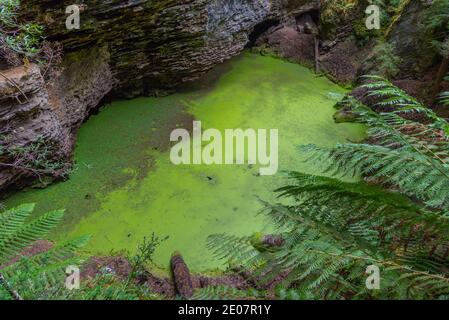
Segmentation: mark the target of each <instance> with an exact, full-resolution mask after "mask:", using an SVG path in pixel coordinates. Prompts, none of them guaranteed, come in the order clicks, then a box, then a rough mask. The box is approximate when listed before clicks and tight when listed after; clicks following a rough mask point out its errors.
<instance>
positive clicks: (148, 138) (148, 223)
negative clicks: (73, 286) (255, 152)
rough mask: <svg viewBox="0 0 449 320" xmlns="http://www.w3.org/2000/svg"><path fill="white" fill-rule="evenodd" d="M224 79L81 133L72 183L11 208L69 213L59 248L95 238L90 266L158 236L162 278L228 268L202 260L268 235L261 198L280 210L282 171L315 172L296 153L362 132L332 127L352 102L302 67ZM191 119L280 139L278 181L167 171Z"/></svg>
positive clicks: (142, 102) (259, 67) (122, 105)
mask: <svg viewBox="0 0 449 320" xmlns="http://www.w3.org/2000/svg"><path fill="white" fill-rule="evenodd" d="M227 69H228V70H227V71H226V72H225V73H224V74H223V75H222V76H221V77H219V79H218V81H217V82H216V83H214V84H210V86H209V87H208V88H202V89H201V90H199V89H198V90H187V91H186V90H184V91H185V92H181V93H178V94H174V95H171V96H168V97H163V98H139V99H134V100H130V101H117V102H114V103H112V104H111V105H109V106H107V107H106V108H104V110H102V112H101V113H100V114H99V115H96V116H93V117H91V119H89V121H87V122H86V123H85V124H84V125H83V126H82V128H81V129H80V132H79V136H78V144H77V148H76V153H75V161H76V170H75V171H74V172H73V173H72V175H71V177H70V179H69V180H68V181H65V182H61V183H57V184H54V185H52V186H50V187H48V188H46V189H32V190H28V191H24V192H21V193H18V194H16V195H14V196H13V197H11V198H10V199H9V200H8V201H7V204H8V206H12V205H16V204H18V203H24V202H36V203H37V212H38V213H42V212H45V211H48V210H52V209H59V208H66V211H67V213H66V217H65V220H64V222H63V224H62V225H61V226H60V227H59V228H58V229H57V230H56V231H55V233H54V234H53V235H52V237H53V238H54V239H56V240H60V239H66V238H67V237H70V236H76V235H81V234H91V235H92V239H91V241H90V243H89V245H88V246H87V248H86V250H88V251H89V253H92V254H96V255H106V254H109V253H110V252H111V250H114V251H119V250H123V249H125V250H129V251H131V252H133V251H134V250H135V248H136V245H137V244H138V243H139V242H140V241H141V240H142V239H143V237H144V236H148V235H151V233H152V232H155V233H156V234H157V235H159V236H166V235H168V236H169V237H170V238H169V239H168V240H167V241H165V242H164V243H163V244H162V245H161V246H160V247H159V248H158V250H157V251H156V254H155V263H156V264H157V265H158V266H160V267H162V268H165V267H166V266H168V263H169V257H170V255H171V253H172V252H173V251H175V250H177V251H180V252H181V253H182V254H183V255H184V258H185V259H186V261H187V263H188V264H189V266H190V268H191V269H192V270H193V271H204V270H210V269H214V268H221V267H223V265H224V264H223V261H219V260H217V259H215V258H214V257H213V255H212V253H211V252H210V251H209V250H208V249H207V248H206V246H205V241H206V238H207V236H208V235H209V234H213V233H229V234H236V235H248V234H251V233H253V232H256V231H262V230H266V229H265V228H266V224H265V221H264V218H263V217H262V216H261V215H257V213H258V211H259V210H260V209H261V205H260V203H259V202H258V200H257V197H260V198H262V199H265V200H274V199H273V193H272V190H273V189H274V188H276V186H279V185H280V184H281V182H282V181H283V179H284V177H283V174H282V172H281V171H282V170H286V169H295V170H300V171H304V172H314V167H312V166H310V165H306V164H304V163H302V162H301V161H300V158H301V155H299V154H298V151H297V148H296V146H297V145H299V144H304V143H314V144H318V145H326V146H333V145H335V144H336V143H338V142H344V141H346V140H347V139H351V140H357V139H360V138H362V137H363V135H364V129H363V128H362V127H361V126H359V125H355V124H339V125H337V124H334V123H333V120H332V115H333V113H334V109H333V108H332V106H333V104H334V103H335V102H336V99H338V98H336V96H338V95H339V94H343V93H344V90H343V89H341V88H340V87H338V86H336V85H335V84H333V83H331V82H330V81H328V80H327V79H325V78H323V77H317V76H316V75H314V74H313V73H311V72H310V71H309V70H308V69H306V68H304V67H301V66H298V65H294V64H291V63H287V62H284V61H281V60H277V59H274V58H270V57H262V56H259V55H252V54H244V55H243V56H241V57H239V58H237V59H233V60H232V61H230V62H228V63H227ZM193 119H196V120H201V121H202V126H203V129H207V128H217V129H219V130H222V131H223V130H224V129H234V128H242V129H247V128H254V129H278V130H279V164H280V171H279V172H278V174H276V175H275V176H259V175H258V174H257V172H258V169H257V168H256V167H251V166H248V165H241V166H238V165H222V166H220V165H212V166H206V165H189V166H175V165H173V164H171V162H170V160H169V135H170V132H171V130H173V129H175V128H178V127H187V128H190V127H191V126H192V120H193Z"/></svg>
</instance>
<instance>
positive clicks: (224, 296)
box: [192, 286, 265, 300]
mask: <svg viewBox="0 0 449 320" xmlns="http://www.w3.org/2000/svg"><path fill="white" fill-rule="evenodd" d="M264 296H265V293H264V292H261V291H258V290H256V289H248V290H238V289H235V288H231V287H227V286H215V287H206V288H201V289H198V290H196V291H195V294H194V295H193V297H192V300H229V299H232V300H238V299H248V298H250V299H261V298H264Z"/></svg>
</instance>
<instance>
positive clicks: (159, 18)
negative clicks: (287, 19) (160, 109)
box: [23, 0, 294, 97]
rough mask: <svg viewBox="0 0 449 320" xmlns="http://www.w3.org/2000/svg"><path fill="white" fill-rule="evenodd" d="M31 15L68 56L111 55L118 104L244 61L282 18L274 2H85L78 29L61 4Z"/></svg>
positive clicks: (33, 8) (39, 6) (34, 9)
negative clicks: (239, 57) (254, 40)
mask: <svg viewBox="0 0 449 320" xmlns="http://www.w3.org/2000/svg"><path fill="white" fill-rule="evenodd" d="M24 2H25V4H24V5H23V7H24V8H26V11H27V15H33V16H37V17H38V19H39V20H41V21H46V22H47V26H48V27H47V29H46V33H48V35H49V36H48V39H50V40H54V41H59V42H61V43H62V44H63V46H64V48H65V50H66V51H68V52H77V51H78V50H79V49H81V48H86V47H93V46H98V47H102V48H104V49H105V51H106V52H107V53H108V55H109V60H108V63H109V68H110V71H111V73H112V76H113V79H114V86H113V89H114V93H115V95H118V96H126V97H130V96H137V95H141V94H151V92H152V91H153V90H154V89H155V88H158V89H161V88H162V89H164V88H165V89H170V88H173V87H175V86H176V85H177V84H179V83H181V82H185V81H189V80H193V79H196V78H198V76H200V75H201V74H202V73H204V72H205V71H207V70H209V69H210V68H212V67H213V66H214V65H216V64H217V63H220V62H223V61H224V60H225V59H228V58H230V57H232V56H234V55H236V54H237V53H239V52H240V51H241V50H242V49H243V48H244V47H245V45H246V44H247V42H248V35H249V34H250V33H251V31H252V30H253V28H254V26H256V25H257V24H258V23H260V22H262V21H264V20H265V19H269V18H272V17H276V18H280V16H281V15H282V14H283V13H282V12H283V11H282V10H281V8H282V6H283V3H284V2H285V3H289V2H294V1H291V0H290V1H281V0H276V1H269V0H243V1H242V0H183V1H180V0H165V1H148V0H146V1H143V0H129V1H120V0H111V1H95V0H91V1H84V5H83V6H82V12H81V29H80V30H71V31H70V30H67V29H66V28H65V19H66V16H67V15H66V14H65V8H66V6H67V5H69V4H71V3H69V2H68V1H62V2H60V3H58V4H55V2H54V1H51V2H50V1H48V2H46V1H44V2H42V1H40V0H39V1H34V0H28V1H24Z"/></svg>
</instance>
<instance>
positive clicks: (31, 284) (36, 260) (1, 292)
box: [0, 204, 88, 299]
mask: <svg viewBox="0 0 449 320" xmlns="http://www.w3.org/2000/svg"><path fill="white" fill-rule="evenodd" d="M33 209H34V204H24V205H21V206H18V207H16V208H12V209H9V210H7V211H5V212H3V213H2V214H0V274H1V277H2V280H3V281H1V282H0V299H10V298H14V299H17V298H23V299H51V298H55V297H61V296H64V295H67V294H68V293H67V290H66V288H65V277H66V275H65V269H66V267H67V266H69V265H70V264H79V263H80V260H79V258H78V256H76V255H75V252H76V250H77V249H78V248H79V247H81V246H83V245H84V244H85V243H86V241H87V240H88V238H87V237H81V238H78V239H75V240H72V241H70V242H66V243H63V244H60V245H56V246H54V247H53V248H52V249H50V250H48V251H46V252H44V253H41V254H38V255H35V256H33V257H21V253H22V250H23V249H24V248H26V247H28V246H30V245H32V244H33V243H34V242H35V241H36V240H39V239H42V238H43V237H45V235H46V234H47V233H48V232H49V231H50V230H51V229H52V228H53V227H55V226H56V225H57V223H58V222H59V221H60V220H61V219H62V217H63V215H64V211H62V210H58V211H53V212H49V213H46V214H44V215H42V216H41V217H39V218H37V219H35V220H33V221H31V222H29V223H27V222H26V221H27V219H28V217H29V215H30V214H31V213H32V211H33Z"/></svg>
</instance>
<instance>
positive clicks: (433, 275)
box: [208, 77, 449, 299]
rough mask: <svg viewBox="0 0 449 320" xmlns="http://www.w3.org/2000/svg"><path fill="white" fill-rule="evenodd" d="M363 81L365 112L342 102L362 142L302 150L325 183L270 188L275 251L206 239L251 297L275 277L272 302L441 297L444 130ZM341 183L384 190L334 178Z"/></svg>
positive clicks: (241, 240) (448, 198) (445, 244)
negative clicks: (233, 264)
mask: <svg viewBox="0 0 449 320" xmlns="http://www.w3.org/2000/svg"><path fill="white" fill-rule="evenodd" d="M369 80H370V82H369V83H368V84H365V85H364V86H363V87H364V88H365V89H367V93H366V95H367V96H368V97H370V98H375V100H376V102H375V104H374V106H373V108H368V107H366V106H364V105H363V104H361V103H360V102H358V101H356V100H355V99H353V98H351V97H349V98H348V99H346V100H345V101H344V103H343V105H345V106H346V107H349V108H351V112H352V120H353V121H356V122H359V123H363V124H365V125H366V126H367V132H368V138H367V139H366V141H365V142H364V143H358V144H356V143H346V144H339V145H337V146H336V147H334V148H322V147H317V146H314V145H308V146H301V147H300V149H299V150H300V152H301V153H303V154H307V155H308V158H307V161H311V162H312V161H313V162H314V163H318V164H321V165H322V174H323V175H307V174H303V173H299V172H291V173H290V178H291V183H290V184H289V185H287V186H285V187H282V188H280V189H278V190H277V193H278V195H279V197H280V199H284V198H285V199H287V201H282V202H281V203H278V204H269V203H264V206H265V209H264V213H265V214H266V215H267V216H269V217H270V218H271V220H272V221H273V226H274V228H275V230H276V233H277V234H278V235H281V236H282V237H283V238H284V239H285V241H284V243H283V245H282V246H281V247H277V248H273V250H264V251H261V250H258V249H257V247H256V246H254V243H253V241H252V237H234V236H229V235H215V236H211V237H209V239H208V244H209V246H210V247H211V248H213V249H214V251H215V253H216V254H217V256H219V257H226V258H231V261H235V260H237V261H239V263H240V264H241V265H242V266H243V267H244V268H245V270H247V271H248V272H249V273H250V274H252V277H253V278H252V280H253V281H255V283H256V286H257V287H258V288H259V289H263V288H266V287H267V285H268V284H269V283H270V282H272V281H273V279H274V278H276V277H279V275H282V281H281V282H279V283H278V285H277V290H276V291H275V292H276V293H277V295H278V296H279V297H280V298H298V299H310V298H318V299H362V298H383V299H385V298H401V299H404V298H414V299H432V298H444V297H447V296H448V294H449V273H448V271H447V270H449V269H448V267H449V261H448V256H449V232H448V231H449V215H448V210H447V208H448V205H449V170H448V169H449V168H448V159H449V154H448V150H449V147H448V145H449V143H448V137H447V133H448V128H449V126H448V124H447V122H446V121H445V120H444V119H442V118H439V117H438V116H437V115H436V114H435V113H434V112H433V111H432V110H430V109H427V108H426V107H425V106H424V105H422V104H421V103H420V102H419V101H417V100H416V99H414V98H412V97H410V96H409V95H407V94H406V93H405V92H404V91H402V90H400V89H398V88H396V87H394V86H393V85H392V84H391V83H389V82H388V81H385V80H383V79H381V78H378V77H370V79H369ZM416 115H419V117H416ZM324 175H325V176H324ZM349 177H352V179H354V178H356V179H357V178H360V177H362V178H365V179H366V180H367V181H370V182H371V183H372V182H375V183H377V184H381V185H382V186H383V187H384V189H382V188H380V187H378V186H373V185H368V184H366V183H363V182H343V181H342V180H341V179H345V180H346V179H347V178H349ZM385 189H387V190H385ZM236 248H238V249H237V250H236ZM226 252H227V254H226ZM369 265H376V266H378V267H379V268H380V270H381V279H382V281H381V290H374V291H373V290H369V289H368V288H367V287H366V285H365V280H366V277H367V275H366V274H365V271H366V267H367V266H369Z"/></svg>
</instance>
